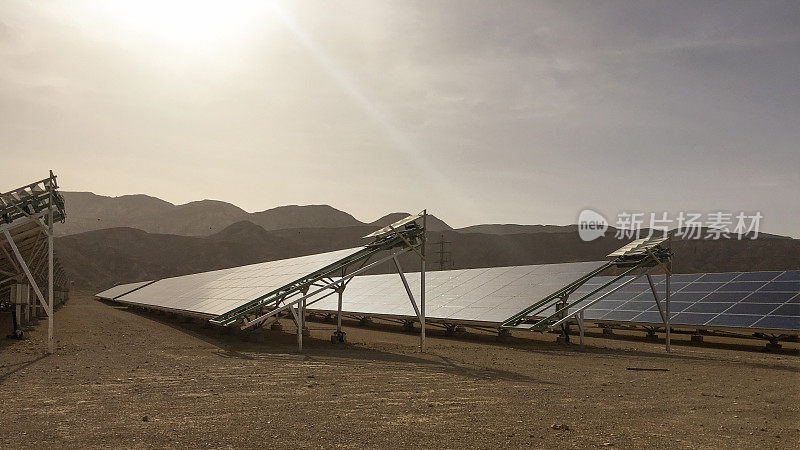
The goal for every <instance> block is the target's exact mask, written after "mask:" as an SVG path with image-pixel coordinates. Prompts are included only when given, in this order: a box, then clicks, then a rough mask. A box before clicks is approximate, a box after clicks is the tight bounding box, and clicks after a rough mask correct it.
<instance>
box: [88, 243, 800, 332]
mask: <svg viewBox="0 0 800 450" xmlns="http://www.w3.org/2000/svg"><path fill="white" fill-rule="evenodd" d="M358 250H359V248H355V249H346V250H340V251H335V252H329V253H322V254H318V255H310V256H303V257H299V258H291V259H285V260H279V261H270V262H265V263H259V264H252V265H248V266H242V267H234V268H230V269H223V270H216V271H211V272H203V273H198V274H191V275H185V276H181V277H174V278H167V279H162V280H158V281H156V282H141V283H131V284H127V285H121V286H115V287H114V288H111V289H108V290H106V291H103V292H101V293H99V294H97V296H98V297H102V298H110V299H114V298H116V299H119V300H121V301H124V302H127V303H134V304H141V305H147V306H156V307H161V308H168V309H172V310H177V311H186V312H191V313H197V314H203V315H209V316H217V315H220V314H223V313H226V312H228V311H231V310H233V309H235V308H236V307H238V306H241V305H243V304H246V303H248V302H250V301H253V300H255V299H256V298H259V297H261V296H263V295H264V294H267V293H269V292H271V291H274V290H275V289H278V288H280V287H282V286H285V285H287V284H289V283H291V282H293V281H295V280H297V279H299V278H301V277H303V276H305V275H307V274H309V273H311V272H314V271H316V270H319V269H321V268H323V267H325V266H327V265H329V264H332V263H334V262H336V261H338V260H340V259H342V258H344V257H346V256H348V255H350V254H352V253H355V252H356V251H358ZM603 264H604V262H581V263H565V264H544V265H530V266H511V267H493V268H483V269H464V270H450V271H439V272H428V273H427V274H426V311H425V313H426V317H428V318H431V319H439V320H443V321H447V320H451V321H470V322H485V323H491V324H497V323H501V322H503V321H505V320H506V319H508V318H510V317H512V316H513V315H515V314H517V313H519V312H520V311H522V310H524V309H525V308H527V307H528V306H530V305H532V304H533V303H535V302H536V301H538V300H541V299H543V298H544V297H546V296H548V295H549V294H552V293H553V292H555V291H557V290H559V289H560V288H562V287H563V286H566V285H567V284H569V283H571V282H573V281H575V280H577V279H578V278H580V277H581V276H583V275H584V274H586V273H589V272H591V271H592V270H594V269H596V268H598V267H600V266H602V265H603ZM406 277H407V278H408V281H409V283H410V284H411V286H412V291H413V292H414V295H415V298H416V299H417V301H419V298H418V297H419V289H418V286H419V273H409V274H406ZM612 278H613V277H610V276H603V277H595V278H593V279H591V280H589V281H588V282H587V283H586V284H585V285H583V286H581V287H580V288H579V289H578V290H577V291H576V292H575V293H573V294H572V295H571V298H572V299H577V298H579V297H580V296H582V295H585V294H587V293H589V292H591V291H592V290H593V289H595V288H597V287H599V286H600V285H602V284H604V283H606V282H608V281H610V280H611V279H612ZM628 279H630V277H626V278H623V279H622V280H619V281H618V282H617V283H616V284H615V285H618V284H621V283H623V282H625V281H627V280H628ZM653 280H654V283H655V286H656V289H657V292H658V295H659V298H660V299H661V300H663V299H664V297H665V295H664V294H665V292H664V287H665V277H664V276H663V275H655V276H653ZM670 284H671V291H672V296H671V302H670V307H671V308H670V309H671V314H670V323H671V324H673V325H688V326H697V327H719V328H745V329H754V330H788V331H800V271H784V272H778V271H774V272H744V273H743V272H729V273H697V274H676V275H673V276H672V277H671V283H670ZM615 285H612V286H610V287H609V288H608V289H610V288H612V287H614V286H615ZM415 287H416V288H415ZM608 289H606V290H605V291H602V292H607V290H608ZM602 292H601V293H600V294H602ZM600 294H596V295H595V296H593V297H590V298H589V299H587V300H585V301H584V302H583V303H581V304H579V305H577V306H576V307H580V306H581V305H583V304H585V303H586V302H589V301H591V300H592V299H594V298H597V296H599V295H600ZM662 305H663V303H662ZM308 309H309V310H311V311H314V310H316V311H326V312H330V311H336V310H337V298H336V297H335V296H331V297H328V298H326V299H323V300H320V301H318V302H316V303H314V304H312V305H310V306H309V308H308ZM342 310H343V312H345V313H348V314H364V315H376V316H377V315H384V316H397V317H408V318H413V317H416V314H415V312H414V309H413V307H412V306H411V304H410V302H409V299H408V297H407V294H406V292H405V289H404V288H403V285H402V282H401V280H400V277H399V276H398V275H397V274H385V275H368V276H360V277H356V278H354V279H353V280H352V281H351V282H350V283H349V284H348V287H347V289H346V290H345V295H344V297H343V305H342ZM572 310H573V311H574V309H572ZM553 312H554V310H553V308H552V307H551V308H549V309H547V310H545V311H544V312H542V313H541V314H540V316H542V317H543V316H547V315H549V314H552V313H553ZM585 318H586V319H587V320H592V321H597V322H614V323H617V322H627V323H641V324H655V325H657V324H661V323H662V320H661V315H660V313H659V312H658V309H657V307H656V304H655V302H654V301H653V297H652V293H651V292H650V287H649V284H648V283H647V280H646V279H645V278H641V279H639V280H637V281H636V282H634V283H631V284H629V285H627V286H625V287H623V288H622V289H620V290H619V291H617V292H615V293H613V294H611V295H609V296H608V297H606V298H604V299H603V300H601V301H599V302H597V303H596V304H594V305H592V306H591V307H590V308H589V309H587V310H586V311H585Z"/></svg>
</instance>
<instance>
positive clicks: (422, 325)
mask: <svg viewBox="0 0 800 450" xmlns="http://www.w3.org/2000/svg"><path fill="white" fill-rule="evenodd" d="M427 219H428V210H423V211H422V230H423V232H422V258H420V273H419V286H420V288H419V291H420V292H419V312H420V314H419V351H420V352H422V353H425V242H426V241H427V234H428V231H427V227H426V225H427V223H426V222H427Z"/></svg>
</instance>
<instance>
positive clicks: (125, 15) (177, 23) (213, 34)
mask: <svg viewBox="0 0 800 450" xmlns="http://www.w3.org/2000/svg"><path fill="white" fill-rule="evenodd" d="M96 5H97V8H98V9H99V10H100V11H101V12H102V13H103V15H104V16H106V17H108V18H109V19H111V20H112V21H113V22H115V25H116V26H119V27H121V28H124V29H125V30H126V31H128V32H132V33H137V34H146V35H150V36H152V37H156V38H159V39H163V40H164V41H165V43H168V44H187V45H191V44H201V43H208V42H219V41H224V40H227V39H233V38H235V37H236V35H237V34H239V33H240V32H242V31H243V30H244V29H245V28H246V27H247V26H248V25H249V24H251V23H253V22H254V21H255V20H256V19H257V17H258V16H259V13H261V12H263V11H264V10H266V8H267V7H268V2H266V1H255V0H231V1H220V0H160V1H159V0H128V1H124V0H116V1H109V0H104V1H100V2H98V3H97V4H96Z"/></svg>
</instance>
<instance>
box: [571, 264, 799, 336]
mask: <svg viewBox="0 0 800 450" xmlns="http://www.w3.org/2000/svg"><path fill="white" fill-rule="evenodd" d="M612 278H613V277H610V276H605V277H595V278H594V279H592V280H590V282H589V283H587V284H586V285H584V286H581V287H580V288H579V289H578V290H577V291H576V292H575V293H573V294H572V297H573V298H575V299H576V300H577V299H578V298H580V297H582V296H583V295H586V294H588V293H589V292H591V291H592V290H594V289H596V288H598V287H599V286H601V285H603V284H605V283H607V282H608V281H610V280H611V279H612ZM652 278H653V283H654V284H655V286H656V289H657V293H658V296H659V299H660V300H662V308H665V307H666V305H664V303H663V300H664V299H665V297H666V296H665V287H666V283H665V277H664V275H654V276H652ZM628 279H630V277H626V278H625V279H623V280H620V281H618V282H617V283H615V284H614V285H611V286H609V287H608V288H606V289H604V290H603V291H601V292H600V293H598V294H595V295H594V296H592V297H590V298H589V299H587V300H586V301H587V302H588V301H590V300H592V299H593V298H597V297H598V296H599V295H601V294H602V293H604V292H607V291H608V290H610V289H611V288H613V287H614V286H616V285H619V284H621V283H623V282H625V281H626V280H628ZM670 291H671V294H672V295H671V296H670V312H671V314H670V317H671V323H674V324H676V325H694V326H708V327H714V326H715V327H727V328H751V329H764V330H788V331H800V271H796V270H794V271H786V272H778V271H766V272H729V273H699V274H676V275H673V276H672V277H670ZM583 304H585V302H581V304H579V305H577V306H576V307H575V308H577V307H580V306H581V305H583ZM584 317H585V318H586V319H589V320H594V321H609V322H634V323H652V324H659V323H663V322H662V318H661V314H660V313H659V312H658V309H657V307H656V305H655V302H654V300H653V295H652V292H651V290H650V285H649V284H648V283H647V280H646V278H641V279H639V280H637V281H635V282H633V283H631V284H629V285H627V286H625V287H623V288H622V289H620V290H618V291H616V292H614V293H612V294H610V295H608V296H607V297H605V298H604V299H603V300H601V301H599V302H597V303H596V304H594V305H592V306H591V307H589V309H588V310H586V311H585V313H584Z"/></svg>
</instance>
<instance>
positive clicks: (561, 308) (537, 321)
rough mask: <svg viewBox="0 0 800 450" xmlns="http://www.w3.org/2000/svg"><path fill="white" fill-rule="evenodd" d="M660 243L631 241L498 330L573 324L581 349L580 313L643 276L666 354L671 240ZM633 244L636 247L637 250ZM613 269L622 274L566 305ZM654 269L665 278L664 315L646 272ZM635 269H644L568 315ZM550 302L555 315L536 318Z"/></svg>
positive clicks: (531, 328)
mask: <svg viewBox="0 0 800 450" xmlns="http://www.w3.org/2000/svg"><path fill="white" fill-rule="evenodd" d="M664 240H665V239H660V240H659V241H658V242H653V243H642V242H641V241H634V242H633V243H632V244H633V245H631V244H629V245H628V246H626V247H623V248H622V249H620V250H618V251H617V252H614V253H612V254H611V255H609V256H613V257H615V259H614V261H611V262H609V263H606V264H605V265H603V266H601V267H599V268H597V269H595V270H593V271H592V272H590V273H588V274H586V275H584V276H583V277H581V278H579V279H578V280H576V281H574V282H572V283H570V284H568V285H567V286H564V287H563V288H561V289H559V290H558V291H556V292H554V293H552V294H550V295H548V296H547V297H545V298H544V299H542V300H539V301H537V302H536V303H534V304H533V305H531V306H529V307H528V308H526V309H524V310H523V311H521V312H519V313H517V314H516V315H514V316H512V317H511V318H510V319H508V320H506V321H505V322H504V323H503V325H502V328H505V329H526V330H536V329H539V330H542V329H545V328H554V327H557V326H559V325H560V326H562V327H565V326H566V325H567V324H569V321H570V320H577V322H578V326H579V328H580V334H581V346H583V335H584V332H585V330H584V329H585V324H584V311H585V310H586V309H588V308H590V307H591V306H593V305H594V304H595V303H597V302H599V301H600V300H603V299H604V298H606V297H608V296H609V295H611V294H613V293H614V292H616V291H618V290H620V289H622V288H623V287H625V286H627V285H628V284H631V283H633V282H634V281H636V280H637V279H639V278H641V277H642V276H646V277H647V281H648V283H649V285H650V289H651V292H652V294H653V299H654V301H655V303H656V306H657V307H658V311H659V313H660V315H661V319H662V322H663V323H664V328H665V333H666V339H665V341H666V351H667V352H669V351H670V325H669V319H670V317H669V316H670V299H671V292H670V276H671V275H672V238H671V236H670V237H669V238H667V239H666V240H668V248H663V247H660V246H658V244H660V243H661V242H663V241H664ZM637 243H639V245H638V246H637ZM626 248H627V249H628V250H626V251H622V250H625V249H626ZM656 253H658V254H656ZM614 266H617V267H622V268H624V269H625V270H624V271H623V272H622V274H620V275H617V276H615V277H613V278H612V279H611V280H610V281H608V282H606V283H604V284H603V285H601V286H600V287H598V288H595V289H593V290H592V291H591V292H589V293H588V294H585V295H583V296H581V297H580V298H579V299H578V300H576V301H573V302H568V301H567V300H566V299H567V298H568V296H569V295H570V294H571V293H573V292H575V291H576V290H577V289H578V288H579V287H580V286H582V285H584V284H585V283H586V282H587V281H589V280H590V279H591V278H594V277H596V276H598V275H600V274H602V273H603V272H605V271H606V270H608V269H609V268H611V267H614ZM656 267H661V268H662V269H663V270H664V273H665V274H666V286H665V288H666V292H665V294H666V295H665V303H666V312H664V311H663V310H662V308H661V302H660V300H659V297H658V293H657V291H656V288H655V285H654V284H653V281H652V278H651V276H650V272H651V271H652V270H653V269H655V268H656ZM639 269H644V272H642V273H639V274H638V275H633V277H632V278H631V279H629V280H626V281H624V282H623V283H622V284H619V285H617V286H614V287H612V288H611V289H610V290H608V291H606V292H604V293H603V294H601V295H600V296H599V297H597V298H595V299H593V300H591V301H590V302H589V303H587V304H585V305H582V306H580V307H578V308H577V309H575V310H573V311H571V312H570V311H569V310H570V308H573V307H576V306H577V305H578V304H580V303H581V302H583V301H584V300H586V299H588V298H591V297H592V296H593V295H596V294H598V293H600V292H602V291H604V290H605V289H607V288H609V287H610V286H612V285H613V284H614V283H617V282H618V281H620V280H622V279H623V278H624V277H626V276H629V275H631V274H633V273H634V272H636V271H637V270H639ZM554 302H555V309H556V311H555V312H554V313H552V314H550V315H548V316H547V317H544V318H540V316H541V314H543V313H544V311H546V310H547V309H548V308H550V307H551V306H553V304H554ZM531 322H533V323H531ZM564 334H566V330H564ZM562 336H563V335H562Z"/></svg>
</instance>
